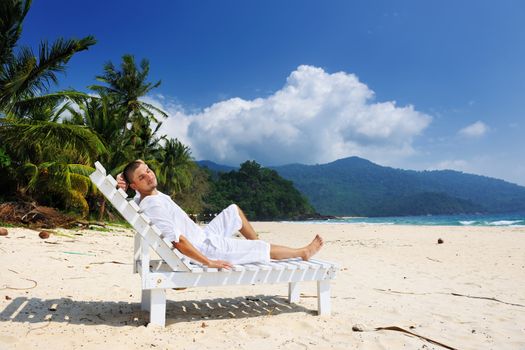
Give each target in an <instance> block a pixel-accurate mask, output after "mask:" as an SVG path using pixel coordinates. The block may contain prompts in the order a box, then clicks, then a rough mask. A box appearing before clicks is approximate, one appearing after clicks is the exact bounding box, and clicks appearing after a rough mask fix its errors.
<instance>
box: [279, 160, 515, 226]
mask: <svg viewBox="0 0 525 350" xmlns="http://www.w3.org/2000/svg"><path fill="white" fill-rule="evenodd" d="M273 169H275V170H277V172H278V173H279V174H280V175H281V176H283V177H284V178H286V179H289V180H291V181H292V182H293V183H294V185H295V187H296V188H297V189H299V191H301V192H302V193H303V194H304V195H305V196H306V197H307V198H308V199H309V200H310V203H311V204H312V205H313V206H314V208H315V209H316V210H317V211H318V212H320V213H321V214H330V215H348V216H351V215H356V216H395V215H426V214H435V215H437V214H459V213H477V212H482V213H498V212H507V213H508V212H525V187H522V186H518V185H515V184H511V183H508V182H505V181H503V180H498V179H493V178H489V177H485V176H479V175H471V174H465V173H461V172H458V171H451V170H441V171H412V170H401V169H394V168H389V167H383V166H380V165H377V164H374V163H372V162H370V161H368V160H366V159H362V158H358V157H350V158H345V159H340V160H337V161H335V162H332V163H328V164H321V165H301V164H292V165H285V166H279V167H273Z"/></svg>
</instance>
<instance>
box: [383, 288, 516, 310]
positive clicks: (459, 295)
mask: <svg viewBox="0 0 525 350" xmlns="http://www.w3.org/2000/svg"><path fill="white" fill-rule="evenodd" d="M374 289H375V290H377V291H380V292H386V293H393V294H410V295H428V294H444V295H453V296H455V297H465V298H472V299H485V300H490V301H495V302H498V303H502V304H507V305H512V306H519V307H525V305H523V304H516V303H509V302H506V301H503V300H499V299H496V298H493V297H478V296H474V295H466V294H459V293H443V292H435V293H412V292H402V291H397V290H391V289H380V288H374Z"/></svg>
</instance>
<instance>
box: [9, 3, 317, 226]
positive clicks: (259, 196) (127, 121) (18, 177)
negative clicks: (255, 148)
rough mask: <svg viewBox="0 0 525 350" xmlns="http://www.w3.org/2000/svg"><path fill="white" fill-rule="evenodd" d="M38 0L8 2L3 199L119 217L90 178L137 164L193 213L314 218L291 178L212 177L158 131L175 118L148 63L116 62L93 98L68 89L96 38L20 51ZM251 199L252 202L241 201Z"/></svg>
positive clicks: (249, 169)
mask: <svg viewBox="0 0 525 350" xmlns="http://www.w3.org/2000/svg"><path fill="white" fill-rule="evenodd" d="M30 7H31V0H3V1H2V2H0V174H1V175H2V176H0V200H3V201H6V200H13V199H17V200H24V201H27V202H37V203H41V204H43V205H48V206H52V207H56V208H59V209H62V210H65V211H67V212H70V213H72V214H75V215H77V216H80V217H87V216H89V215H91V216H92V217H96V218H97V219H106V218H108V217H110V218H111V217H113V214H112V212H111V210H110V208H108V206H106V201H105V199H104V197H103V196H102V195H101V194H100V193H99V192H98V191H97V189H96V188H95V186H93V184H92V183H91V181H90V180H89V177H88V175H89V174H90V173H91V172H92V171H93V170H94V169H93V166H94V162H95V161H96V160H99V161H101V162H102V163H103V164H104V166H105V167H106V169H107V170H108V171H109V173H111V174H112V175H114V176H116V175H117V174H118V173H119V172H121V171H122V169H123V168H124V166H125V165H126V164H127V163H128V162H129V161H130V160H133V159H139V158H140V159H143V160H144V161H145V162H146V163H148V164H149V166H150V167H151V168H153V170H155V172H156V174H157V178H158V182H159V188H160V190H162V191H163V192H165V193H167V194H169V195H171V196H172V197H174V198H175V199H176V200H177V201H178V202H179V203H180V204H181V206H182V207H183V208H185V209H187V210H189V211H190V212H193V213H203V212H217V211H219V210H220V209H222V207H221V205H224V206H225V205H227V204H229V203H230V202H232V201H235V202H239V204H241V205H242V206H244V207H245V209H246V211H247V214H248V216H249V217H251V218H260V219H271V218H276V217H279V218H281V217H282V218H285V217H290V216H294V215H298V214H301V213H303V214H304V213H306V212H310V211H312V208H311V207H310V206H309V204H308V203H307V202H306V200H305V199H304V198H303V197H302V196H301V195H300V194H299V193H298V192H297V191H296V190H295V189H294V188H293V186H292V184H291V183H290V182H289V181H286V180H284V179H282V178H280V177H279V176H278V175H277V174H276V173H275V172H273V171H271V170H269V169H263V168H261V167H260V166H259V165H258V164H256V163H253V162H248V163H245V164H243V165H242V166H241V170H240V171H239V172H232V173H229V174H224V175H221V176H220V178H218V179H214V178H212V177H211V176H210V173H209V172H207V171H205V170H203V169H201V168H200V167H198V166H197V165H196V164H195V162H194V161H193V159H192V157H191V150H190V148H189V147H188V146H186V145H184V144H182V143H181V142H180V141H179V140H177V139H170V138H168V137H166V136H165V135H161V134H160V133H159V130H160V128H161V126H162V121H163V119H164V118H165V117H167V114H166V113H165V112H164V111H163V110H161V109H159V108H158V107H156V106H154V105H152V104H149V103H146V102H145V101H144V97H145V96H147V94H149V93H151V92H152V91H153V90H154V89H155V88H157V87H158V86H159V85H160V84H161V82H160V81H156V82H151V81H150V80H149V71H150V66H149V62H148V61H147V60H146V59H143V60H141V61H140V62H139V63H137V62H136V60H135V57H134V56H133V55H129V54H125V55H123V56H122V61H121V62H120V64H114V63H113V62H108V63H106V64H105V65H104V67H103V71H102V73H101V74H100V75H98V76H96V77H95V78H96V80H97V81H98V83H97V84H94V85H91V86H89V87H88V92H82V91H76V90H60V89H58V86H59V74H60V73H63V72H65V70H66V68H67V64H68V62H69V60H70V59H71V57H72V56H73V55H77V54H81V52H82V51H85V50H88V49H89V48H90V47H91V46H93V45H95V43H96V40H95V38H94V37H93V36H86V37H84V38H82V39H64V38H59V39H56V40H55V41H54V42H52V43H50V42H47V41H42V43H41V44H40V46H39V47H38V51H37V52H38V54H34V53H33V50H32V49H31V48H29V47H25V46H19V45H18V42H19V39H20V37H21V34H22V24H23V21H24V19H25V17H26V15H27V13H28V11H29V9H30ZM242 194H244V198H243V196H242Z"/></svg>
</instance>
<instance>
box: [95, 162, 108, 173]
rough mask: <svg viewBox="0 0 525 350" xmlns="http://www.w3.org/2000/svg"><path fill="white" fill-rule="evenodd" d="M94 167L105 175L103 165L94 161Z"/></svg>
mask: <svg viewBox="0 0 525 350" xmlns="http://www.w3.org/2000/svg"><path fill="white" fill-rule="evenodd" d="M95 169H97V170H98V171H100V172H101V173H102V174H103V175H104V176H106V169H105V168H104V166H102V164H100V162H95Z"/></svg>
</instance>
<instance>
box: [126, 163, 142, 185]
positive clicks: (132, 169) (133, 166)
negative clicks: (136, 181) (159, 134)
mask: <svg viewBox="0 0 525 350" xmlns="http://www.w3.org/2000/svg"><path fill="white" fill-rule="evenodd" d="M142 164H146V163H144V161H143V160H141V159H137V160H134V161H132V162H131V163H129V164H128V165H126V167H125V168H124V170H123V171H122V176H123V177H124V180H125V181H126V182H127V184H128V185H131V178H132V177H133V173H134V172H135V170H137V168H138V167H139V166H140V165H142Z"/></svg>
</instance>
